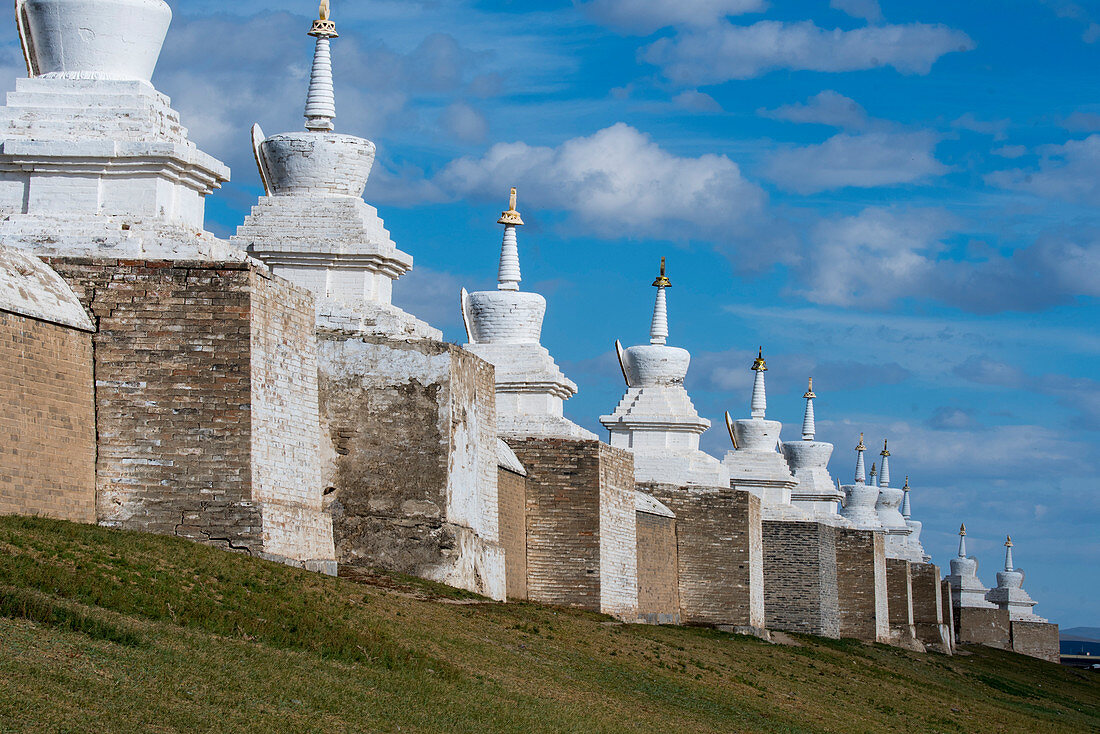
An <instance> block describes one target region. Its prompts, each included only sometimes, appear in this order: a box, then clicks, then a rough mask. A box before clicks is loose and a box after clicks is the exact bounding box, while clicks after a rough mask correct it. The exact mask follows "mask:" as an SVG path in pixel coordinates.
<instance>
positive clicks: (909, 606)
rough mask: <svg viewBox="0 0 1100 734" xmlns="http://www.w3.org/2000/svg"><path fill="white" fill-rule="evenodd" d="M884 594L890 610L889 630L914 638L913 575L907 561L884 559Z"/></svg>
mask: <svg viewBox="0 0 1100 734" xmlns="http://www.w3.org/2000/svg"><path fill="white" fill-rule="evenodd" d="M886 594H887V599H888V605H889V610H890V630H891V632H892V633H893V634H895V635H900V636H901V638H903V639H905V638H908V639H916V636H917V631H916V628H915V627H914V622H913V576H912V572H911V571H910V568H909V561H903V560H900V559H897V558H887V559H886Z"/></svg>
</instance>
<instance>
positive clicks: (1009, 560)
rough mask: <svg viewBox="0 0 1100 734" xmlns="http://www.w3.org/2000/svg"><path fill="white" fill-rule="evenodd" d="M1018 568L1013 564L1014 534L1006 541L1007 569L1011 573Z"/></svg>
mask: <svg viewBox="0 0 1100 734" xmlns="http://www.w3.org/2000/svg"><path fill="white" fill-rule="evenodd" d="M1015 570H1016V568H1015V567H1014V566H1013V565H1012V536H1011V535H1009V536H1008V540H1006V541H1005V571H1008V572H1009V573H1011V572H1013V571H1015Z"/></svg>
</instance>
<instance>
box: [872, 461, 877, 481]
mask: <svg viewBox="0 0 1100 734" xmlns="http://www.w3.org/2000/svg"><path fill="white" fill-rule="evenodd" d="M871 476H872V477H877V476H878V469H877V468H875V462H873V461H872V462H871Z"/></svg>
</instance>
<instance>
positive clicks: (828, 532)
mask: <svg viewBox="0 0 1100 734" xmlns="http://www.w3.org/2000/svg"><path fill="white" fill-rule="evenodd" d="M763 543H764V613H765V618H766V620H767V626H768V629H776V630H785V631H788V632H803V633H806V634H811V635H821V636H824V637H838V636H839V635H840V608H839V604H838V600H837V589H838V587H837V569H836V530H835V529H834V528H832V527H830V526H828V525H823V524H821V523H815V522H791V521H779V520H764V521H763Z"/></svg>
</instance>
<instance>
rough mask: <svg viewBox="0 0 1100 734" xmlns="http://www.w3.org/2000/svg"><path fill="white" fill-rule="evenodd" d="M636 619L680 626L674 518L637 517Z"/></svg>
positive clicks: (647, 515) (642, 514) (648, 515)
mask: <svg viewBox="0 0 1100 734" xmlns="http://www.w3.org/2000/svg"><path fill="white" fill-rule="evenodd" d="M637 523H638V618H639V619H640V620H642V621H644V622H648V623H649V624H679V623H680V594H679V588H678V583H677V578H676V574H677V554H676V518H674V517H666V516H664V515H654V514H651V513H648V512H638V513H637Z"/></svg>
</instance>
